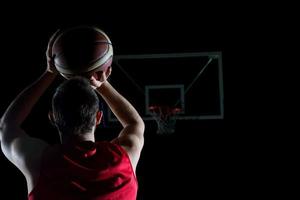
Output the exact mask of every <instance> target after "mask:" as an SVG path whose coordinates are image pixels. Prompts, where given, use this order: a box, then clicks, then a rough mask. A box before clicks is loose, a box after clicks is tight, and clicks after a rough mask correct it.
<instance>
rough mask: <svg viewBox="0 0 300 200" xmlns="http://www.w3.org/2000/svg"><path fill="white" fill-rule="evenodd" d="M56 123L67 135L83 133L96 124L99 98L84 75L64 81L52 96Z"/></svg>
mask: <svg viewBox="0 0 300 200" xmlns="http://www.w3.org/2000/svg"><path fill="white" fill-rule="evenodd" d="M52 110H53V116H54V123H55V125H56V127H57V128H58V130H59V131H60V132H61V133H62V134H64V135H65V136H70V135H72V134H73V135H78V134H83V133H85V132H88V131H91V130H92V128H93V126H95V120H96V115H97V111H98V110H99V98H98V96H97V94H96V92H95V91H94V89H93V88H92V87H91V86H90V83H89V81H88V80H87V79H86V78H83V77H74V78H71V79H69V80H66V81H65V82H63V83H62V84H61V85H60V86H59V87H58V88H57V89H56V92H55V94H54V95H53V98H52Z"/></svg>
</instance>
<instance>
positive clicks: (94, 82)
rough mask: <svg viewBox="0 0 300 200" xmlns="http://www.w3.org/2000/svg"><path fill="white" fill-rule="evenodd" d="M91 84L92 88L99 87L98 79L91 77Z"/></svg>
mask: <svg viewBox="0 0 300 200" xmlns="http://www.w3.org/2000/svg"><path fill="white" fill-rule="evenodd" d="M90 83H91V85H92V86H95V87H97V86H98V81H97V79H95V77H94V76H91V78H90Z"/></svg>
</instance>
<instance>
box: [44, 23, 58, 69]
mask: <svg viewBox="0 0 300 200" xmlns="http://www.w3.org/2000/svg"><path fill="white" fill-rule="evenodd" d="M58 33H59V29H58V30H57V31H56V32H55V33H54V34H53V35H52V36H51V38H50V40H49V42H48V47H47V51H46V57H47V71H48V72H50V73H53V74H57V73H58V71H57V69H56V67H55V64H54V57H55V55H53V54H52V46H53V43H54V41H55V39H56V38H57V36H58Z"/></svg>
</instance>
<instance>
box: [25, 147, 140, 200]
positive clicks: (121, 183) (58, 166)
mask: <svg viewBox="0 0 300 200" xmlns="http://www.w3.org/2000/svg"><path fill="white" fill-rule="evenodd" d="M137 189H138V184H137V180H136V177H135V174H134V171H133V168H132V165H131V162H130V159H129V157H128V154H127V152H126V151H125V150H124V149H123V148H122V147H121V146H119V145H117V144H113V143H110V142H97V143H93V142H82V143H80V144H78V145H76V146H75V145H73V146H71V145H69V146H67V145H57V146H54V147H50V148H48V149H47V150H46V151H45V152H44V154H43V160H42V164H41V171H40V177H39V180H38V183H37V185H36V186H35V187H34V189H33V190H32V191H31V193H30V194H29V196H28V198H29V200H113V199H115V200H123V199H124V200H135V199H136V195H137Z"/></svg>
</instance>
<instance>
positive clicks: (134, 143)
mask: <svg viewBox="0 0 300 200" xmlns="http://www.w3.org/2000/svg"><path fill="white" fill-rule="evenodd" d="M127 131H128V132H130V131H134V129H133V130H131V129H130V128H128V129H126V128H125V129H123V130H122V132H121V133H120V135H119V137H117V138H115V139H114V140H113V141H112V143H116V144H118V145H120V146H121V147H123V148H124V149H125V151H126V152H127V154H128V156H129V158H130V161H131V164H132V167H133V169H134V171H135V169H136V167H137V164H138V161H139V159H140V155H141V152H142V149H143V146H144V136H143V134H135V133H131V134H130V133H128V132H127ZM141 131H143V130H141Z"/></svg>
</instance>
